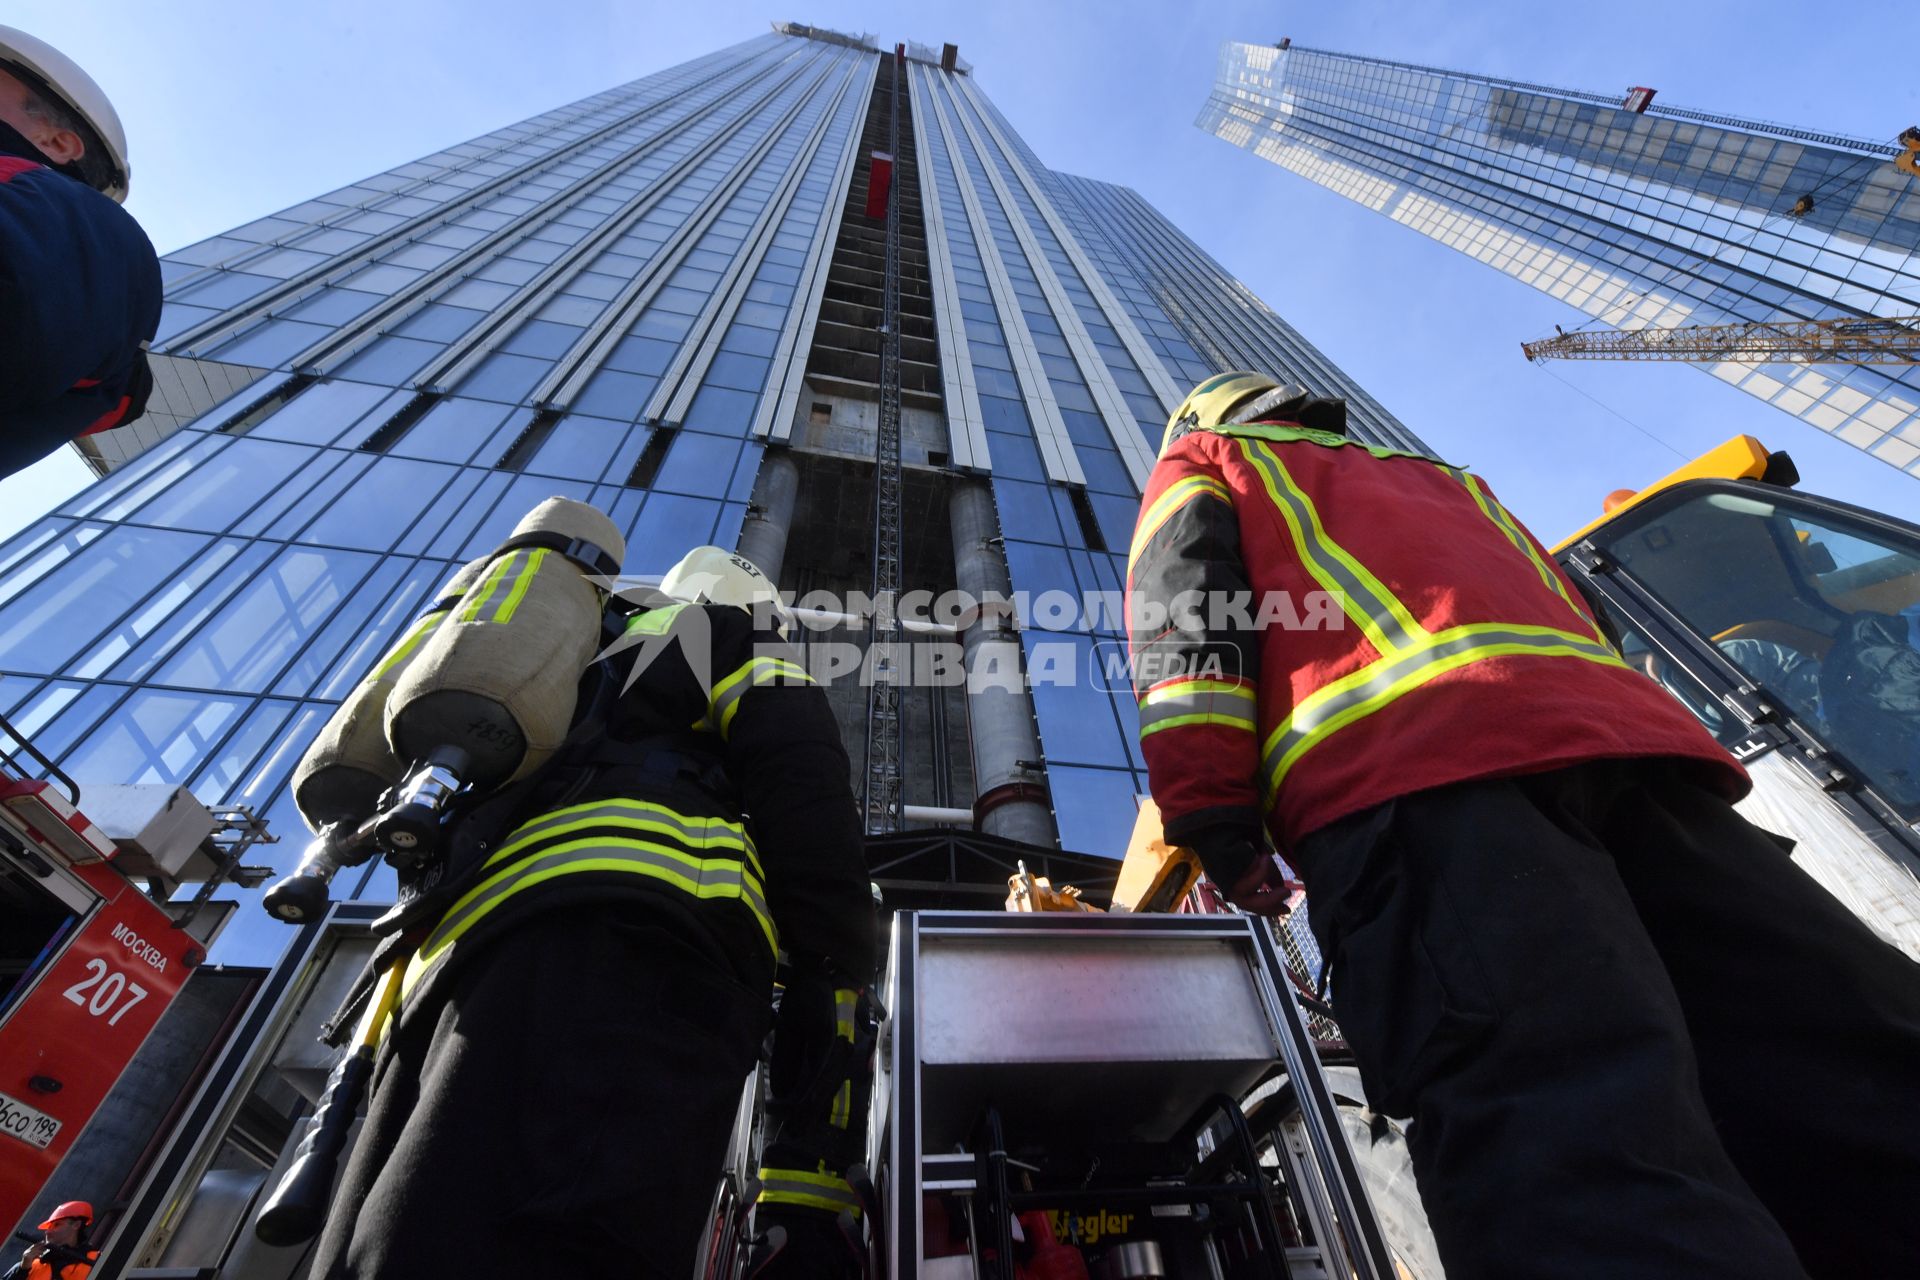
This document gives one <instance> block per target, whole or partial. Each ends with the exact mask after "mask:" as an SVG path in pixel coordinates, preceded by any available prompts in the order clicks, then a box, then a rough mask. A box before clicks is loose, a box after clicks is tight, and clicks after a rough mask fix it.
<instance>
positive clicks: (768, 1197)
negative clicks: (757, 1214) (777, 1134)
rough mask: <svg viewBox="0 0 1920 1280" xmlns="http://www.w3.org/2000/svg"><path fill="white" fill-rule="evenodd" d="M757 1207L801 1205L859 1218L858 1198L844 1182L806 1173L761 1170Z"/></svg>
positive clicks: (799, 1171)
mask: <svg viewBox="0 0 1920 1280" xmlns="http://www.w3.org/2000/svg"><path fill="white" fill-rule="evenodd" d="M759 1180H760V1195H759V1197H758V1203H760V1204H801V1205H806V1206H808V1207H810V1208H814V1209H826V1210H828V1211H829V1212H833V1213H838V1212H839V1211H840V1210H842V1209H845V1210H847V1211H848V1212H850V1213H852V1214H853V1215H854V1216H855V1217H856V1218H857V1217H859V1216H860V1197H859V1196H858V1195H856V1194H855V1193H854V1190H853V1188H852V1187H851V1186H849V1185H848V1183H847V1180H846V1179H845V1178H842V1177H839V1176H837V1175H835V1174H831V1173H810V1172H808V1171H807V1170H805V1169H766V1168H763V1169H761V1170H760V1179H759Z"/></svg>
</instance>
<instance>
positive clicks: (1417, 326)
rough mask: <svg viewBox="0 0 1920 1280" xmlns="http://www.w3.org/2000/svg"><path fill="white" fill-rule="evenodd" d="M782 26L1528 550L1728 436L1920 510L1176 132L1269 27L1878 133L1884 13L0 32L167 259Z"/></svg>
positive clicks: (1294, 184)
mask: <svg viewBox="0 0 1920 1280" xmlns="http://www.w3.org/2000/svg"><path fill="white" fill-rule="evenodd" d="M776 18H778V19H793V20H796V21H802V22H811V23H814V24H816V25H819V26H826V27H834V28H838V29H841V30H856V31H869V32H872V33H874V34H876V35H877V36H879V37H880V38H881V39H882V41H884V42H886V43H892V42H893V41H896V40H903V39H912V40H918V41H920V42H922V43H926V44H939V43H940V42H942V41H949V40H950V41H953V42H955V43H956V44H958V45H959V46H960V49H961V53H962V56H964V57H965V58H967V59H968V60H969V61H971V62H972V63H973V64H974V70H975V74H976V76H977V77H978V80H979V83H980V85H981V87H982V88H983V89H984V90H985V91H986V92H987V93H988V94H989V95H990V96H991V97H992V98H993V99H994V101H995V102H996V103H997V104H998V105H999V106H1000V108H1001V109H1002V110H1003V111H1004V112H1005V113H1006V114H1007V116H1008V117H1009V118H1010V119H1011V120H1012V121H1013V122H1014V124H1015V125H1016V126H1017V127H1018V128H1019V129H1020V131H1021V132H1022V133H1023V134H1024V135H1025V136H1026V138H1027V140H1028V141H1029V142H1030V143H1031V144H1032V145H1033V147H1034V149H1035V150H1036V151H1037V152H1038V153H1039V155H1040V157H1041V158H1042V159H1043V160H1044V161H1046V162H1047V163H1048V164H1050V165H1052V166H1054V167H1056V168H1060V169H1065V170H1067V171H1069V172H1074V173H1081V174H1085V175H1087V176H1090V177H1095V178H1100V179H1103V180H1106V181H1110V182H1118V183H1122V184H1124V185H1127V186H1130V187H1133V188H1134V189H1136V190H1138V191H1139V192H1140V193H1141V194H1142V195H1144V196H1145V197H1147V199H1149V200H1151V201H1152V202H1153V203H1154V204H1155V205H1157V206H1158V207H1159V208H1160V209H1161V210H1162V211H1163V212H1164V213H1166V214H1167V215H1168V216H1169V217H1170V218H1172V219H1173V220H1174V222H1176V223H1178V224H1179V225H1180V226H1181V228H1182V229H1183V230H1185V231H1186V232H1187V234H1188V235H1190V236H1192V237H1193V238H1194V239H1195V240H1196V241H1198V242H1199V244H1200V245H1201V246H1202V247H1203V248H1205V249H1206V250H1207V251H1208V252H1210V253H1211V254H1213V256H1214V257H1216V258H1218V259H1219V260H1220V261H1221V262H1222V263H1223V264H1225V265H1226V266H1227V267H1228V268H1229V269H1230V270H1232V271H1233V272H1234V273H1235V274H1237V275H1238V276H1239V277H1240V278H1241V279H1242V280H1244V281H1246V282H1247V283H1248V284H1249V285H1250V286H1252V287H1253V288H1254V290H1255V291H1256V292H1258V293H1259V294H1260V295H1261V296H1262V297H1263V298H1265V299H1266V300H1267V301H1268V302H1269V303H1270V304H1271V305H1272V306H1273V307H1274V308H1275V309H1276V310H1278V311H1279V312H1280V313H1281V314H1282V315H1284V316H1285V317H1286V318H1287V319H1288V320H1289V321H1290V322H1291V323H1293V325H1294V326H1295V327H1296V328H1298V329H1299V330H1300V331H1301V332H1302V333H1304V334H1305V335H1306V336H1307V337H1308V338H1309V339H1310V340H1311V341H1313V342H1314V343H1315V344H1317V345H1318V346H1319V347H1321V349H1322V350H1324V351H1325V352H1327V354H1328V355H1330V356H1331V357H1332V358H1333V359H1334V360H1335V361H1336V362H1337V363H1339V364H1340V365H1341V366H1342V367H1343V368H1345V369H1346V370H1347V372H1348V373H1349V374H1351V375H1353V376H1354V377H1355V378H1356V379H1358V380H1359V381H1360V382H1361V383H1362V384H1363V385H1365V386H1366V387H1367V388H1368V389H1369V390H1370V391H1371V392H1372V393H1373V394H1374V395H1375V396H1376V397H1378V398H1379V399H1380V401H1381V402H1382V403H1384V404H1385V405H1386V406H1387V407H1388V408H1389V409H1391V410H1393V411H1394V412H1395V413H1396V414H1398V415H1399V416H1400V418H1401V419H1402V420H1404V421H1405V422H1406V423H1407V424H1408V425H1409V426H1411V427H1412V428H1413V429H1414V430H1415V431H1417V432H1418V433H1420V434H1421V435H1422V436H1423V437H1425V438H1426V439H1427V440H1428V442H1429V443H1431V444H1432V445H1433V446H1434V447H1435V448H1436V449H1437V450H1438V451H1440V452H1441V453H1443V454H1444V455H1446V456H1447V458H1448V459H1449V460H1451V461H1455V462H1459V463H1462V464H1464V465H1468V466H1471V467H1473V468H1474V469H1476V470H1478V471H1480V472H1481V473H1482V474H1483V475H1485V476H1487V477H1488V478H1489V479H1490V480H1491V482H1492V483H1493V485H1494V486H1495V488H1496V489H1498V490H1499V492H1500V493H1501V495H1502V497H1503V498H1505V500H1506V502H1507V504H1508V505H1509V506H1510V507H1512V508H1513V509H1514V510H1515V511H1516V512H1517V513H1518V514H1519V515H1520V516H1521V517H1522V518H1523V519H1525V520H1526V521H1527V522H1528V523H1529V524H1531V525H1532V526H1533V527H1534V529H1535V531H1536V532H1538V533H1539V534H1540V535H1541V537H1543V538H1545V539H1547V540H1548V541H1552V540H1553V539H1554V538H1556V537H1557V536H1558V535H1559V534H1561V533H1564V532H1567V531H1569V530H1571V529H1572V528H1574V527H1576V526H1578V525H1580V524H1582V523H1584V522H1585V521H1586V520H1587V519H1588V518H1589V517H1590V516H1591V515H1592V514H1596V513H1597V511H1598V504H1599V501H1600V498H1601V496H1602V495H1603V494H1605V493H1607V492H1608V491H1609V490H1612V489H1615V488H1620V487H1623V486H1624V487H1636V486H1638V485H1641V484H1644V483H1646V482H1648V481H1650V480H1652V479H1654V478H1656V477H1658V476H1659V475H1661V474H1663V473H1665V472H1666V471H1668V470H1670V469H1672V468H1673V467H1674V466H1676V465H1678V463H1679V462H1680V461H1681V460H1682V457H1683V456H1691V455H1692V454H1695V453H1698V452H1700V451H1701V450H1704V449H1706V448H1709V447H1711V446H1712V445H1714V444H1717V443H1719V442H1720V441H1721V440H1723V439H1725V438H1727V437H1728V436H1731V435H1734V434H1737V433H1740V432H1746V433H1749V434H1752V435H1756V436H1759V437H1760V438H1761V439H1762V440H1764V441H1766V442H1767V443H1768V444H1769V445H1771V446H1772V447H1774V448H1785V449H1788V450H1790V451H1791V452H1792V453H1793V455H1794V457H1795V459H1796V460H1797V461H1798V462H1799V464H1800V469H1801V472H1802V475H1803V476H1804V487H1806V488H1808V489H1810V490H1812V491H1815V492H1821V493H1825V494H1828V495H1831V496H1834V497H1839V498H1844V499H1847V500H1849V501H1854V502H1858V503H1860V504H1862V505H1865V506H1870V507H1877V508H1879V509H1881V510H1886V511H1891V512H1895V513H1897V514H1903V515H1906V516H1907V517H1909V518H1913V517H1914V515H1915V513H1916V512H1920V485H1917V484H1916V482H1915V481H1914V480H1913V479H1912V478H1910V477H1905V476H1902V475H1901V474H1900V473H1898V472H1896V471H1894V470H1893V469H1892V468H1891V467H1888V466H1886V465H1885V464H1883V463H1879V462H1876V461H1874V460H1872V459H1870V458H1868V457H1866V456H1865V455H1863V454H1861V453H1859V452H1858V451H1857V450H1855V449H1852V448H1850V447H1848V446H1845V445H1840V444H1837V443H1835V442H1833V441H1831V440H1828V439H1826V438H1825V437H1824V436H1821V435H1820V433H1819V432H1817V431H1815V430H1813V429H1812V428H1810V427H1807V426H1806V425H1804V424H1802V423H1799V422H1797V421H1795V420H1793V419H1791V418H1789V417H1787V416H1786V415H1785V414H1782V413H1780V412H1778V411H1777V410H1773V409H1769V408H1767V407H1766V406H1765V405H1763V404H1761V403H1759V402H1758V401H1755V400H1753V399H1751V398H1750V397H1748V396H1745V395H1743V394H1741V393H1739V392H1737V391H1734V390H1732V389H1731V388H1727V387H1724V386H1722V385H1720V384H1718V383H1717V382H1715V381H1714V380H1713V379H1711V378H1710V377H1708V376H1706V375H1704V374H1702V373H1700V372H1698V371H1696V370H1692V369H1689V368H1685V367H1682V366H1676V365H1658V364H1612V363H1560V364H1557V365H1553V366H1550V367H1537V366H1533V365H1529V364H1527V363H1526V362H1525V361H1524V360H1523V359H1522V358H1521V356H1520V352H1519V343H1520V341H1521V340H1522V339H1523V338H1530V337H1535V336H1538V335H1540V334H1543V333H1547V332H1551V330H1552V328H1553V326H1554V325H1555V324H1556V323H1560V324H1567V325H1568V326H1569V327H1572V325H1573V324H1574V323H1579V322H1582V321H1583V317H1580V316H1579V315H1578V313H1576V312H1574V311H1573V309H1572V308H1570V307H1567V306H1566V305H1565V304H1563V303H1559V302H1556V301H1555V300H1553V299H1552V298H1549V297H1547V296H1546V295H1544V294H1541V293H1537V292H1536V291H1534V290H1533V289H1531V288H1528V287H1527V286H1525V285H1522V284H1519V283H1517V282H1516V281H1513V280H1510V279H1508V278H1506V277H1505V276H1502V275H1500V274H1499V273H1497V272H1494V271H1492V270H1490V269H1489V268H1487V267H1484V266H1482V265H1481V264H1479V263H1477V262H1474V261H1472V260H1470V259H1468V258H1466V257H1464V256H1462V255H1460V254H1458V253H1455V252H1454V251H1452V250H1450V249H1446V248H1444V247H1442V246H1440V245H1438V244H1436V243H1434V242H1432V241H1429V240H1427V239H1426V238H1425V237H1422V236H1419V235H1416V234H1414V233H1412V232H1409V231H1407V230H1405V229H1403V228H1401V227H1398V226H1395V225H1393V224H1392V223H1390V222H1389V221H1387V220H1386V219H1384V218H1381V217H1379V216H1378V215H1375V214H1371V213H1367V212H1365V211H1364V210H1362V209H1361V208H1360V207H1359V206H1357V205H1354V204H1351V203H1349V202H1348V201H1346V200H1344V199H1342V198H1340V197H1338V196H1335V195H1333V194H1332V193H1330V192H1328V191H1325V190H1322V189H1321V188H1319V187H1317V186H1314V185H1313V184H1311V183H1309V182H1307V181H1305V180H1303V179H1300V178H1297V177H1295V176H1293V175H1291V174H1289V173H1286V172H1284V171H1283V170H1280V169H1278V168H1276V167H1274V166H1272V165H1269V164H1266V163H1265V162H1263V161H1259V160H1256V159H1255V158H1254V157H1252V156H1250V155H1248V154H1247V153H1245V152H1242V151H1238V150H1235V149H1233V148H1231V147H1229V146H1227V145H1226V144H1225V143H1223V142H1220V141H1218V140H1216V139H1214V138H1211V137H1209V136H1207V135H1204V134H1202V133H1200V132H1199V131H1198V130H1197V129H1195V128H1194V127H1193V119H1194V116H1195V115H1196V113H1197V112H1198V110H1199V107H1200V104H1201V102H1202V101H1203V100H1204V99H1205V97H1206V93H1207V89H1208V86H1209V85H1210V83H1211V81H1212V77H1213V72H1214V63H1215V59H1216V57H1217V55H1218V51H1219V47H1220V43H1221V42H1222V41H1223V40H1227V39H1241V40H1249V41H1262V42H1271V41H1274V40H1277V39H1279V38H1280V37H1281V36H1291V37H1292V38H1293V39H1294V40H1295V41H1296V42H1297V43H1300V44H1305V45H1312V46H1315V47H1319V48H1327V49H1336V50H1342V51H1349V52H1356V53H1367V54H1372V55H1376V56H1380V57H1387V58H1395V59H1400V60H1404V61H1409V62H1420V63H1425V64H1429V65H1434V66H1442V67H1455V68H1460V69H1464V70H1471V71H1479V72H1484V73H1487V74H1492V75H1501V76H1509V77H1512V78H1515V79H1523V80H1530V81H1535V82H1538V83H1543V84H1552V85H1562V86H1565V87H1569V88H1578V89H1589V90H1599V91H1609V92H1610V91H1613V90H1615V89H1621V90H1624V89H1625V87H1626V86H1628V85H1635V84H1643V85H1651V86H1653V87H1654V88H1656V89H1658V90H1659V92H1660V97H1661V100H1662V101H1666V102H1671V103H1674V104H1677V105H1682V106H1691V107H1695V108H1699V109H1703V110H1710V111H1714V112H1719V113H1726V114H1731V115H1736V116H1745V117H1749V118H1756V119H1767V120H1775V121H1780V122H1783V123H1788V124H1794V125H1799V126H1802V127H1809V128H1816V129H1820V130H1825V131H1832V132H1838V133H1843V134H1849V135H1853V136H1858V137H1865V138H1885V139H1891V138H1892V137H1893V135H1894V134H1896V133H1898V132H1899V130H1900V129H1901V128H1903V127H1905V126H1907V125H1910V124H1913V123H1916V122H1920V76H1916V74H1915V73H1914V70H1913V45H1912V39H1911V28H1912V23H1911V10H1910V8H1908V7H1907V6H1905V5H1898V4H1895V3H1893V2H1892V0H1865V2H1864V3H1863V2H1861V0H1853V2H1851V3H1846V4H1837V5H1826V6H1813V5H1808V4H1806V3H1804V2H1801V3H1783V2H1777V0H1749V2H1747V3H1737V4H1736V3H1726V2H1723V0H1683V2H1682V3H1672V2H1671V0H1668V2H1666V3H1647V2H1646V0H1613V2H1611V3H1608V4H1605V5H1599V4H1587V5H1579V4H1562V5H1529V6H1524V7H1522V6H1515V5H1513V4H1494V3H1489V2H1485V0H1476V2H1474V3H1467V2H1465V0H1449V2H1442V3H1434V2H1429V3H1411V2H1409V0H1402V2H1401V3H1388V2H1386V0H1343V2H1342V3H1340V4H1337V5H1336V4H1326V3H1319V4H1312V5H1296V4H1254V3H1246V2H1235V0H1220V2H1217V3H1205V2H1203V3H1194V4H1173V3H1164V4H1156V3H1144V2H1139V0H1116V2H1110V3H1092V2H1087V0H1073V2H1070V3H1035V2H1034V0H1025V2H1024V3H1017V4H1015V3H1003V2H1001V0H976V2H973V3H965V4H961V3H944V2H942V3H912V4H896V5H882V4H874V3H848V2H842V0H833V2H824V0H812V2H811V3H809V4H807V5H806V6H805V7H804V8H802V7H798V6H795V7H786V8H777V9H767V8H763V7H760V6H758V5H749V4H740V3H734V2H732V0H699V2H698V3H691V4H686V3H682V4H671V5H665V4H654V3H635V2H632V0H628V2H625V3H619V2H614V0H549V3H547V4H545V5H542V6H534V5H528V4H525V3H511V4H509V3H500V2H498V0H462V2H460V3H453V2H452V0H332V2H330V3H328V4H324V5H300V6H291V5H277V4H260V3H258V2H257V0H253V2H251V3H240V2H238V0H174V2H173V3H169V4H164V5H163V4H154V3H151V0H147V2H144V3H135V2H133V0H12V2H11V3H9V4H8V5H7V7H6V10H5V14H4V18H3V19H0V20H4V21H5V22H6V23H7V24H9V25H13V26H17V27H20V28H22V29H24V30H27V31H31V32H33V33H34V34H36V35H39V36H41V37H42V38H44V39H47V40H50V41H52V42H53V43H55V44H56V45H58V46H59V47H60V48H62V49H63V50H64V51H66V52H67V53H68V54H70V55H71V56H72V57H74V58H75V59H77V60H78V61H80V62H81V63H82V64H83V65H85V66H86V67H87V68H88V69H89V70H90V71H91V72H92V73H93V75H94V76H95V77H96V78H97V79H98V80H100V82H101V83H102V84H103V85H104V86H105V87H106V89H107V90H108V92H109V93H110V94H111V95H112V96H113V98H114V100H115V102H116V104H117V105H118V107H119V110H120V113H121V116H122V118H123V119H124V120H125V122H126V125H127V130H128V134H129V136H130V139H131V145H132V157H133V166H134V194H133V197H132V199H131V201H130V202H129V205H128V207H129V209H131V211H132V212H133V213H134V214H135V215H136V216H137V217H138V218H139V219H140V220H141V222H142V223H143V224H144V225H145V226H146V228H147V230H148V233H149V234H150V235H151V236H152V238H153V240H154V243H155V244H156V245H157V246H158V247H159V248H160V249H161V251H163V252H165V251H169V250H172V249H176V248H179V247H181V246H182V245H185V244H189V243H191V242H193V241H195V240H199V239H203V238H205V237H206V236H209V235H213V234H216V233H217V232H219V231H221V230H224V229H225V228H228V227H231V226H234V225H237V224H239V223H242V222H246V221H248V220H250V219H253V218H257V217H260V216H262V215H264V214H267V213H271V212H273V211H274V210H276V209H280V208H284V207H286V206H288V205H291V204H295V203H298V202H299V201H301V200H304V199H306V198H308V197H310V196H313V195H315V194H318V193H320V192H322V191H326V190H329V189H331V188H334V187H337V186H341V185H344V184H346V183H348V182H351V181H353V180H354V179H356V178H359V177H363V176H365V175H367V174H369V173H373V172H377V171H379V170H382V169H385V168H388V167H391V166H393V165H396V164H402V163H405V162H406V161H408V160H412V159H414V158H416V157H418V156H420V155H423V154H426V153H428V152H430V151H434V150H437V149H438V148H440V147H444V146H447V145H449V144H451V143H454V142H458V141H461V140H463V139H466V138H469V137H472V136H474V135H476V134H480V133H484V132H486V131H487V130H489V129H493V128H496V127H498V126H500V125H503V124H508V123H511V122H513V121H516V120H520V119H524V118H525V117H527V116H530V115H533V114H534V113H536V112H539V111H543V110H546V109H547V108H549V107H552V106H555V105H558V104H560V103H565V102H570V101H573V100H574V99H576V98H580V97H582V96H585V95H586V94H589V93H592V92H596V91H598V90H600V89H603V88H606V87H608V86H610V85H613V84H618V83H621V82H623V81H626V80H630V79H634V78H636V77H639V76H642V75H646V74H649V73H651V72H654V71H658V70H660V69H662V68H665V67H668V66H672V65H674V64H676V63H679V62H682V61H685V60H686V59H688V58H691V57H694V56H696V55H698V54H701V53H705V52H708V51H710V50H712V49H714V48H717V47H720V46H721V45H724V44H729V43H732V42H734V41H737V40H741V39H745V38H747V37H749V36H752V35H756V34H758V33H760V32H763V31H765V30H766V29H767V23H768V22H769V21H770V20H772V19H776ZM1810 18H1811V19H1814V20H1813V21H1810V20H1809V19H1810ZM85 481H86V472H85V469H84V467H82V466H81V465H80V464H79V463H78V462H77V461H76V460H73V459H72V458H71V457H69V456H67V455H66V454H65V453H63V454H61V455H56V457H55V458H54V459H52V460H49V462H47V463H43V464H41V465H40V466H38V467H36V468H34V469H32V470H31V471H30V472H27V473H23V474H22V475H21V476H18V477H15V478H14V479H13V480H10V481H7V482H4V483H0V536H4V535H5V534H7V533H9V532H11V531H12V529H13V528H14V527H17V525H18V524H20V523H23V522H24V521H25V520H27V519H30V518H32V516H34V515H36V514H37V513H38V512H39V511H41V510H44V509H46V507H48V506H49V505H51V504H52V503H53V502H55V501H58V500H59V498H60V497H62V496H64V495H65V494H66V493H68V492H71V491H72V490H73V489H74V488H76V487H78V486H79V485H80V484H83V483H85Z"/></svg>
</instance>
